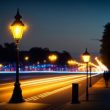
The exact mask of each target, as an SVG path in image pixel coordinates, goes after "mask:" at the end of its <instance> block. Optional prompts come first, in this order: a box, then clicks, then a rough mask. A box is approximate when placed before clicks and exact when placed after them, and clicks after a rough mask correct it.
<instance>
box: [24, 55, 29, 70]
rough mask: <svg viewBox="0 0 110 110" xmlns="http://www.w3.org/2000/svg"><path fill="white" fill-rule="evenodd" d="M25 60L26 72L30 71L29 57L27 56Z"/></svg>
mask: <svg viewBox="0 0 110 110" xmlns="http://www.w3.org/2000/svg"><path fill="white" fill-rule="evenodd" d="M24 60H25V66H24V67H25V70H27V69H29V67H28V66H29V65H28V61H29V56H25V57H24ZM26 68H27V69H26Z"/></svg>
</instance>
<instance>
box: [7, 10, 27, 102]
mask: <svg viewBox="0 0 110 110" xmlns="http://www.w3.org/2000/svg"><path fill="white" fill-rule="evenodd" d="M21 18H22V16H21V15H20V13H19V10H17V14H16V16H15V21H14V22H13V23H12V24H11V26H10V30H11V33H12V35H13V38H14V40H15V43H16V54H17V56H16V80H15V84H14V90H13V94H12V97H11V99H10V101H9V103H21V102H24V101H25V100H24V98H23V96H22V89H21V87H20V82H19V47H18V46H19V43H20V40H21V39H22V36H23V33H24V30H25V25H24V24H23V22H22V21H21V20H20V19H21Z"/></svg>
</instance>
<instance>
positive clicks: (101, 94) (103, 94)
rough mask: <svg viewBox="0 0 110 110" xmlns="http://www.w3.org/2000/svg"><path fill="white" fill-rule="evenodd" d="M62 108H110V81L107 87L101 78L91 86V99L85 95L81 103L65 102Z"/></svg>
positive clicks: (104, 109) (97, 109)
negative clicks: (87, 99)
mask: <svg viewBox="0 0 110 110" xmlns="http://www.w3.org/2000/svg"><path fill="white" fill-rule="evenodd" d="M60 110H110V81H109V88H105V84H104V80H103V78H101V79H100V80H99V81H98V82H97V83H95V84H94V85H93V86H92V88H89V101H88V102H87V101H85V95H83V96H82V97H81V99H80V103H79V104H71V102H69V103H67V104H65V105H64V106H63V107H62V108H61V109H60Z"/></svg>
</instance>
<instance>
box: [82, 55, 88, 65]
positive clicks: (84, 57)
mask: <svg viewBox="0 0 110 110" xmlns="http://www.w3.org/2000/svg"><path fill="white" fill-rule="evenodd" d="M82 59H83V61H84V62H85V63H88V62H89V61H90V55H83V56H82Z"/></svg>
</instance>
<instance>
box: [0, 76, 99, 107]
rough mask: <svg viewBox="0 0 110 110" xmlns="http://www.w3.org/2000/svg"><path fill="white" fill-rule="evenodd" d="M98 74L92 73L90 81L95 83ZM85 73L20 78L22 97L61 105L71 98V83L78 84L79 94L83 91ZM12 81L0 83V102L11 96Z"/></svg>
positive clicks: (31, 100)
mask: <svg viewBox="0 0 110 110" xmlns="http://www.w3.org/2000/svg"><path fill="white" fill-rule="evenodd" d="M99 78H100V75H97V76H94V75H92V83H95V82H96V81H97V80H98V79H99ZM85 79H86V75H85V74H84V75H83V74H82V75H81V74H75V75H73V74H69V75H55V76H54V75H53V76H51V77H40V78H37V79H35V78H31V79H29V78H28V79H25V80H21V88H22V92H23V96H24V99H25V100H26V101H28V102H35V103H36V102H38V103H39V102H40V103H45V104H50V105H54V106H58V105H62V104H64V103H66V102H68V101H70V100H71V87H72V86H71V85H72V83H78V84H79V94H80V95H81V94H82V93H84V91H85V86H86V80H85ZM13 85H14V82H7V83H2V84H0V94H1V95H0V102H8V101H9V99H10V98H11V95H12V91H13ZM54 106H52V107H54Z"/></svg>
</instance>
